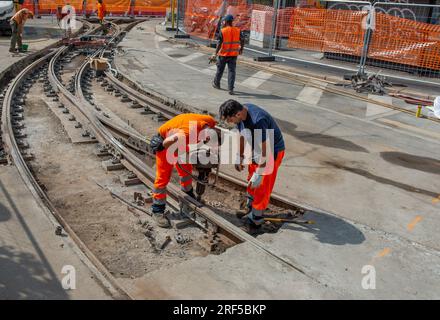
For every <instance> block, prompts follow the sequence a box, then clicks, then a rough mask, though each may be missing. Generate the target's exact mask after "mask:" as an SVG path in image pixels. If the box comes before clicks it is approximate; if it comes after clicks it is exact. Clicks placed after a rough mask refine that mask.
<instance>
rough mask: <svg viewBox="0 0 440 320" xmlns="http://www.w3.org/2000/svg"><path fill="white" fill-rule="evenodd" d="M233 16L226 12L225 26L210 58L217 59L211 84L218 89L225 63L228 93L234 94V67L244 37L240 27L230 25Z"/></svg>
mask: <svg viewBox="0 0 440 320" xmlns="http://www.w3.org/2000/svg"><path fill="white" fill-rule="evenodd" d="M233 20H234V17H233V16H232V15H230V14H228V15H227V16H226V17H225V18H224V24H225V26H224V27H223V28H222V30H221V32H220V33H219V37H218V43H217V48H216V51H215V55H213V56H212V57H211V59H215V57H216V56H217V55H218V60H217V73H216V74H215V78H214V81H213V82H212V86H213V87H214V88H216V89H220V81H221V79H222V76H223V72H224V71H225V67H226V64H227V65H228V90H229V94H231V95H232V94H234V83H235V69H236V66H237V57H238V55H239V54H241V53H242V52H243V47H244V37H243V36H242V35H241V32H240V29H239V28H237V27H233V26H232V21H233Z"/></svg>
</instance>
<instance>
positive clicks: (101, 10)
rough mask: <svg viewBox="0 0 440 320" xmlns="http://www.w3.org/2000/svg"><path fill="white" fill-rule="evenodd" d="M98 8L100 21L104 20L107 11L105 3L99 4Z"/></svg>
mask: <svg viewBox="0 0 440 320" xmlns="http://www.w3.org/2000/svg"><path fill="white" fill-rule="evenodd" d="M97 8H98V18H99V19H100V20H102V19H104V15H105V10H106V8H105V4H104V3H102V4H101V3H99V2H98V6H97Z"/></svg>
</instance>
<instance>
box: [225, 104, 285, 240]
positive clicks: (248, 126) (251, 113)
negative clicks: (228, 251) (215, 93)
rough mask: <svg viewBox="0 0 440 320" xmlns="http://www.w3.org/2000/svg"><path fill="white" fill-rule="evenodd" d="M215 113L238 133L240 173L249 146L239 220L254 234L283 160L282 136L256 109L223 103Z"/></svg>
mask: <svg viewBox="0 0 440 320" xmlns="http://www.w3.org/2000/svg"><path fill="white" fill-rule="evenodd" d="M219 113H220V119H222V120H225V121H226V122H228V123H233V124H236V125H237V128H238V130H239V132H240V146H239V157H238V159H237V161H236V163H235V169H236V170H237V171H242V170H243V169H244V163H243V160H244V158H245V157H244V151H245V143H246V140H247V141H248V143H249V144H250V146H252V154H251V160H252V161H250V162H249V163H248V178H247V180H248V187H247V210H246V213H247V215H245V216H244V218H243V222H244V226H243V227H244V229H245V230H246V231H248V232H249V233H254V232H256V231H258V230H259V229H260V228H261V225H262V224H263V223H264V216H263V214H264V212H265V210H266V209H267V207H268V205H269V201H270V195H271V193H272V190H273V187H274V185H275V180H276V177H277V173H278V168H279V167H280V165H281V162H282V160H283V157H284V150H285V146H284V139H283V135H282V133H281V130H280V128H279V127H278V125H277V123H276V122H275V120H274V119H273V118H272V116H271V115H270V114H269V113H268V112H267V111H266V110H264V109H262V108H260V107H258V106H256V105H253V104H250V103H245V104H243V105H242V104H240V103H239V102H237V101H235V100H227V101H226V102H224V103H223V104H222V105H221V106H220V108H219ZM257 130H259V131H258V132H257ZM258 137H259V138H258ZM256 139H260V141H255V140H256Z"/></svg>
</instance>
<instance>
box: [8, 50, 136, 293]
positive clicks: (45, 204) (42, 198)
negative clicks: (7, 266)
mask: <svg viewBox="0 0 440 320" xmlns="http://www.w3.org/2000/svg"><path fill="white" fill-rule="evenodd" d="M58 52H61V51H58ZM55 54H56V53H55V52H51V53H49V54H47V55H46V56H44V57H42V58H40V59H38V60H37V61H35V62H34V63H32V64H31V65H29V66H28V67H26V68H25V69H24V70H23V71H21V72H20V74H19V75H18V76H17V77H16V78H15V79H14V80H13V81H12V83H11V84H10V86H9V88H8V90H7V92H6V95H5V99H4V102H3V114H2V128H3V132H4V137H3V139H4V142H5V147H6V149H7V151H8V154H9V157H10V159H11V161H12V162H13V163H14V164H15V166H16V167H17V170H18V172H19V174H20V176H21V178H22V179H23V181H24V183H25V184H26V186H27V187H28V188H29V190H30V191H31V192H32V194H33V195H34V197H35V199H36V201H37V202H38V204H39V205H40V207H41V208H42V209H43V210H44V211H45V213H46V215H47V216H48V217H49V218H50V219H51V220H52V221H53V217H55V219H56V220H57V222H58V223H59V224H61V225H62V226H63V228H64V230H65V231H66V232H67V233H68V234H69V235H70V237H71V238H72V240H73V242H74V243H75V245H76V246H77V247H78V248H79V250H76V251H77V253H81V254H82V255H83V256H82V257H81V258H82V260H84V261H85V262H86V263H87V265H88V267H89V268H90V270H91V271H92V272H93V274H94V275H95V276H96V278H97V279H98V281H99V282H101V284H102V285H103V286H104V287H105V288H106V289H107V290H108V291H109V292H110V294H111V295H112V296H113V297H116V298H127V297H130V296H129V295H128V294H127V293H126V292H125V291H124V290H123V289H122V288H121V287H120V286H119V284H118V283H117V282H116V280H115V279H114V277H113V276H112V275H111V274H110V273H109V272H108V271H107V269H106V268H105V267H104V266H103V265H102V263H101V262H100V261H99V260H98V259H97V258H96V256H95V255H94V254H93V253H92V252H91V251H90V250H89V249H88V248H87V246H86V245H85V244H84V243H83V242H82V241H81V239H80V238H79V237H78V236H77V235H76V233H75V232H74V231H73V229H72V228H71V227H70V226H69V225H68V223H67V222H66V221H65V220H64V218H63V217H62V216H61V215H60V214H59V212H58V211H57V209H56V208H55V206H54V205H53V204H52V202H51V201H50V199H49V198H48V196H47V194H46V193H45V192H44V191H43V190H42V188H41V187H40V185H39V184H38V182H37V181H36V179H35V177H34V176H33V174H32V172H31V171H30V169H29V167H28V166H27V164H26V162H25V160H24V158H23V156H22V154H21V153H20V149H19V146H18V144H17V142H16V140H15V137H14V130H13V126H12V122H11V120H12V118H11V111H12V109H11V108H12V105H13V97H14V95H15V94H16V92H17V91H18V90H20V89H21V86H20V85H21V83H22V81H23V79H24V78H25V77H26V76H27V75H29V74H30V73H31V72H32V70H35V69H36V68H38V67H41V66H42V65H43V64H44V63H45V62H46V61H47V60H48V59H50V58H51V57H52V56H54V55H55Z"/></svg>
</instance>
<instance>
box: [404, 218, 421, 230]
mask: <svg viewBox="0 0 440 320" xmlns="http://www.w3.org/2000/svg"><path fill="white" fill-rule="evenodd" d="M422 219H423V218H422V216H416V217H415V218H414V219H413V221H411V223H408V226H407V229H408V231H413V229H414V227H415V226H416V224H417V223H419V222H420V221H422Z"/></svg>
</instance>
